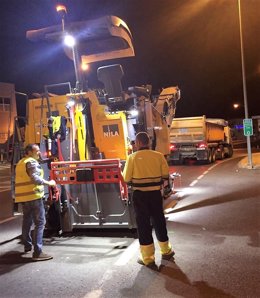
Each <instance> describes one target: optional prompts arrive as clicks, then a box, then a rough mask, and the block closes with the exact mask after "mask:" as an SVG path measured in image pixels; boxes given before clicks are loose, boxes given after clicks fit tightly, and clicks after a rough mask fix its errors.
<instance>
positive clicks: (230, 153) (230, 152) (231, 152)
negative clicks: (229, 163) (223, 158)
mask: <svg viewBox="0 0 260 298" xmlns="http://www.w3.org/2000/svg"><path fill="white" fill-rule="evenodd" d="M232 155H233V148H232V147H228V154H227V157H232Z"/></svg>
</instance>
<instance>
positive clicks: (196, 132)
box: [170, 116, 224, 143]
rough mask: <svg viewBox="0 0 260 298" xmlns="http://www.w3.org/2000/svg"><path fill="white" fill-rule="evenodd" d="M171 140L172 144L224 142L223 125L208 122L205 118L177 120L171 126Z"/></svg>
mask: <svg viewBox="0 0 260 298" xmlns="http://www.w3.org/2000/svg"><path fill="white" fill-rule="evenodd" d="M170 140H171V142H172V143H185V142H193V143H195V142H196V143H197V142H202V141H204V142H219V141H224V129H223V125H222V124H221V123H214V122H213V121H210V120H209V121H208V120H207V119H206V117H205V116H202V117H187V118H175V119H173V121H172V125H171V130H170Z"/></svg>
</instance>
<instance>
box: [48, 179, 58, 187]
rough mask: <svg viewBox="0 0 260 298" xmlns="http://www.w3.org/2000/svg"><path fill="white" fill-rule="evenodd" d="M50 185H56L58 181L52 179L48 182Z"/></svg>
mask: <svg viewBox="0 0 260 298" xmlns="http://www.w3.org/2000/svg"><path fill="white" fill-rule="evenodd" d="M48 185H49V186H56V181H55V180H50V181H49V182H48Z"/></svg>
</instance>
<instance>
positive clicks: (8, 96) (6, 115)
mask: <svg viewBox="0 0 260 298" xmlns="http://www.w3.org/2000/svg"><path fill="white" fill-rule="evenodd" d="M0 115H1V116H0V118H1V125H0V153H1V159H3V158H6V157H7V153H8V151H9V148H8V145H9V140H10V138H11V136H12V133H13V130H14V118H15V117H16V116H17V108H16V97H15V86H14V84H9V83H0Z"/></svg>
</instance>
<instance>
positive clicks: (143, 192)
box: [123, 132, 174, 266]
mask: <svg viewBox="0 0 260 298" xmlns="http://www.w3.org/2000/svg"><path fill="white" fill-rule="evenodd" d="M135 145H136V149H137V151H136V152H134V153H133V154H131V155H130V156H129V157H128V158H127V161H126V164H125V168H124V171H123V177H124V180H125V181H126V182H127V183H128V184H130V185H131V186H132V189H133V203H134V209H135V216H136V224H137V231H138V238H139V243H140V252H141V258H140V259H138V263H139V264H142V265H146V266H150V265H153V264H155V256H154V253H155V248H154V242H153V237H152V228H154V230H155V235H156V238H157V240H158V243H159V246H160V252H161V255H162V258H163V259H170V258H171V257H172V256H173V255H174V251H173V250H172V246H171V244H170V242H169V238H168V234H167V228H166V220H165V217H164V212H163V198H162V194H161V188H162V184H163V181H164V180H165V181H168V178H169V167H168V164H167V162H166V160H165V158H164V156H163V154H161V153H160V152H156V151H153V150H150V149H149V136H148V134H147V133H146V132H140V133H138V134H137V135H136V144H135Z"/></svg>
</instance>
